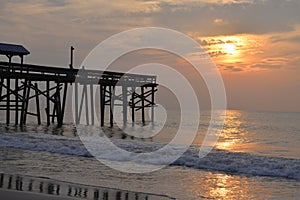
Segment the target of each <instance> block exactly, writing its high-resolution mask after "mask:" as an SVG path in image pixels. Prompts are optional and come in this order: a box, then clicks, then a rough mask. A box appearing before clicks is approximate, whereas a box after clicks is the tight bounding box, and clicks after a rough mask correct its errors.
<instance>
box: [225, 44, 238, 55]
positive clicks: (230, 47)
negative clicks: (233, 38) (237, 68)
mask: <svg viewBox="0 0 300 200" xmlns="http://www.w3.org/2000/svg"><path fill="white" fill-rule="evenodd" d="M222 48H223V51H224V52H225V53H226V54H229V55H235V54H236V53H237V51H236V47H235V45H234V44H232V43H226V44H223V45H222Z"/></svg>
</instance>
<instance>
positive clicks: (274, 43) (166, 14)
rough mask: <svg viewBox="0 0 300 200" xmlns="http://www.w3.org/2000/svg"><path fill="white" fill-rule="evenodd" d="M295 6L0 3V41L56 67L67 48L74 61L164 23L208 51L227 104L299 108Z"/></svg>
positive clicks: (261, 0) (171, 0) (145, 0)
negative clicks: (107, 42) (112, 39)
mask: <svg viewBox="0 0 300 200" xmlns="http://www.w3.org/2000/svg"><path fill="white" fill-rule="evenodd" d="M299 11H300V1H299V0H240V1H239V0H223V1H222V0H212V1H208V0H162V1H155V0H113V1H106V0H87V1H82V0H11V1H3V0H2V1H0V31H1V36H0V42H7V43H18V44H23V45H24V46H25V47H27V48H28V49H29V50H30V51H31V55H30V56H28V57H27V58H26V60H25V61H26V62H27V63H36V64H47V65H59V66H67V65H68V63H69V47H70V46H71V45H73V46H75V48H76V53H75V55H76V58H75V65H76V66H79V65H80V63H81V62H82V61H83V59H84V58H85V56H86V55H87V54H88V53H89V52H90V51H91V50H92V49H93V48H94V47H95V46H96V45H97V44H98V43H99V42H101V41H103V40H104V39H106V38H108V37H109V36H111V35H113V34H115V33H118V32H121V31H124V30H128V29H131V28H138V27H147V26H156V27H163V28H170V29H174V30H177V31H180V32H182V33H185V34H187V35H188V36H190V37H192V38H193V39H195V40H196V41H198V42H199V43H200V44H201V46H202V47H203V48H205V49H206V50H207V51H208V52H209V54H210V55H211V56H212V58H213V60H214V61H215V63H216V65H217V66H218V68H219V69H220V71H221V74H222V76H223V79H224V83H225V87H226V92H227V98H228V107H229V108H230V109H244V110H270V111H300V12H299ZM4 59H5V58H4V57H1V60H4Z"/></svg>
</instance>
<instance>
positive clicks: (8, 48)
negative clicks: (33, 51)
mask: <svg viewBox="0 0 300 200" xmlns="http://www.w3.org/2000/svg"><path fill="white" fill-rule="evenodd" d="M28 54H30V52H29V51H28V50H27V49H26V48H25V47H23V46H22V45H17V44H6V43H0V55H6V56H24V55H28Z"/></svg>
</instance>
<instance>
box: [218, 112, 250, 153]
mask: <svg viewBox="0 0 300 200" xmlns="http://www.w3.org/2000/svg"><path fill="white" fill-rule="evenodd" d="M242 115H243V114H242V112H241V111H238V110H228V111H227V115H226V120H225V124H224V128H223V131H222V133H221V135H220V138H219V141H218V143H217V144H216V148H217V149H222V150H227V151H236V150H237V149H238V148H240V147H241V145H245V144H247V140H248V139H247V131H246V130H245V128H244V127H245V122H244V121H243V116H242Z"/></svg>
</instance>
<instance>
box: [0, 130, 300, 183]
mask: <svg viewBox="0 0 300 200" xmlns="http://www.w3.org/2000/svg"><path fill="white" fill-rule="evenodd" d="M113 142H114V143H115V144H116V145H117V146H119V147H121V148H122V149H124V150H127V151H131V152H136V153H138V152H151V151H155V150H157V149H159V148H161V147H162V146H163V145H162V144H158V143H153V142H139V141H129V140H120V139H114V140H113ZM97 145H99V141H98V142H97ZM102 145H105V143H103V144H102ZM0 147H2V148H18V149H24V150H32V151H46V152H50V153H58V154H63V155H72V156H80V157H81V156H84V157H91V154H90V153H89V152H88V151H87V150H86V149H85V147H84V146H83V144H82V142H81V141H80V139H79V138H68V137H64V136H53V135H47V134H45V135H42V134H33V133H13V134H8V133H1V134H0ZM174 148H176V147H174ZM103 149H105V148H101V150H102V151H103V152H101V154H100V155H97V158H101V159H107V160H111V161H122V162H126V161H134V162H137V163H144V164H145V163H147V164H152V165H153V164H154V165H163V164H165V160H166V159H165V158H166V157H168V156H172V155H173V154H174V151H170V152H168V153H169V154H166V155H161V157H151V156H149V158H148V159H146V160H145V159H143V160H141V159H140V157H139V156H138V155H133V156H135V157H134V158H133V159H132V158H131V159H130V160H129V158H125V157H122V156H120V154H117V153H116V152H112V151H105V150H103ZM175 152H176V151H175ZM198 154H199V151H198V149H197V148H196V147H190V148H189V149H188V150H187V151H186V152H185V153H184V154H183V155H182V156H181V157H180V158H179V159H178V160H177V161H175V162H174V163H173V164H172V165H176V166H185V167H191V168H195V169H208V170H217V171H224V172H229V173H241V174H248V175H253V176H274V177H285V178H291V179H297V180H300V160H297V159H287V158H280V157H265V156H258V155H252V154H247V153H237V152H227V151H220V150H213V151H212V152H210V153H209V154H208V155H207V156H206V157H204V158H201V159H200V158H199V156H198Z"/></svg>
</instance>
